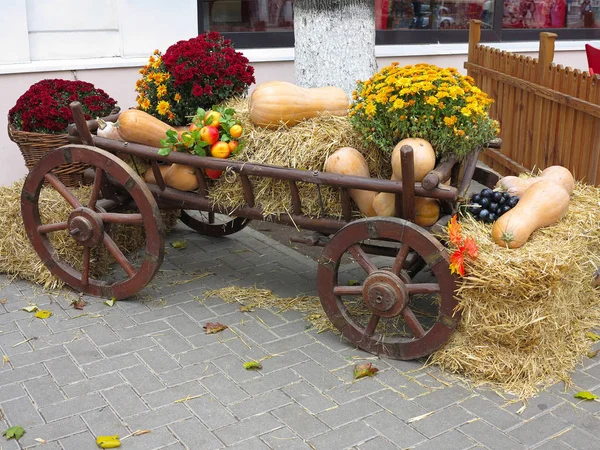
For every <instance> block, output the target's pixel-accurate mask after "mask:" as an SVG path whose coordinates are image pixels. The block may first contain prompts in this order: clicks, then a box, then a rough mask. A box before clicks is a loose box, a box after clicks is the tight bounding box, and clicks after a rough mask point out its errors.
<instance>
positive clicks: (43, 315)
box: [35, 309, 52, 319]
mask: <svg viewBox="0 0 600 450" xmlns="http://www.w3.org/2000/svg"><path fill="white" fill-rule="evenodd" d="M51 315H52V311H48V310H47V309H40V310H39V311H38V312H36V313H35V317H37V318H38V319H47V318H48V317H50V316H51Z"/></svg>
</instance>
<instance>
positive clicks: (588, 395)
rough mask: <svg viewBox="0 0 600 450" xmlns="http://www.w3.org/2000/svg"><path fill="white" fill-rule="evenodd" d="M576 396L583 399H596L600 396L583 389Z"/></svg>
mask: <svg viewBox="0 0 600 450" xmlns="http://www.w3.org/2000/svg"><path fill="white" fill-rule="evenodd" d="M575 398H580V399H582V400H596V399H597V398H598V396H597V395H596V394H592V393H591V392H588V391H581V392H578V393H577V394H575Z"/></svg>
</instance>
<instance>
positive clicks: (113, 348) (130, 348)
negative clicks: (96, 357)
mask: <svg viewBox="0 0 600 450" xmlns="http://www.w3.org/2000/svg"><path fill="white" fill-rule="evenodd" d="M155 345H156V344H155V343H154V341H153V340H152V339H151V338H150V337H148V336H144V337H139V338H134V339H127V340H124V341H120V342H115V343H114V344H109V345H105V346H103V347H102V349H101V350H102V353H104V355H106V357H107V358H113V357H115V356H120V355H124V354H127V353H133V352H136V351H138V350H142V349H145V348H150V347H154V346H155Z"/></svg>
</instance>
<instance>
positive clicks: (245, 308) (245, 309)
mask: <svg viewBox="0 0 600 450" xmlns="http://www.w3.org/2000/svg"><path fill="white" fill-rule="evenodd" d="M240 311H241V312H253V311H254V307H253V305H242V306H240Z"/></svg>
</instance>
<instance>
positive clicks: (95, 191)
mask: <svg viewBox="0 0 600 450" xmlns="http://www.w3.org/2000/svg"><path fill="white" fill-rule="evenodd" d="M103 181H104V171H103V170H102V169H101V168H100V167H96V175H95V176H94V186H93V187H92V193H91V195H90V200H89V201H88V208H90V209H92V210H93V209H94V208H95V207H96V202H97V201H98V197H99V196H100V187H101V186H102V182H103Z"/></svg>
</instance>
